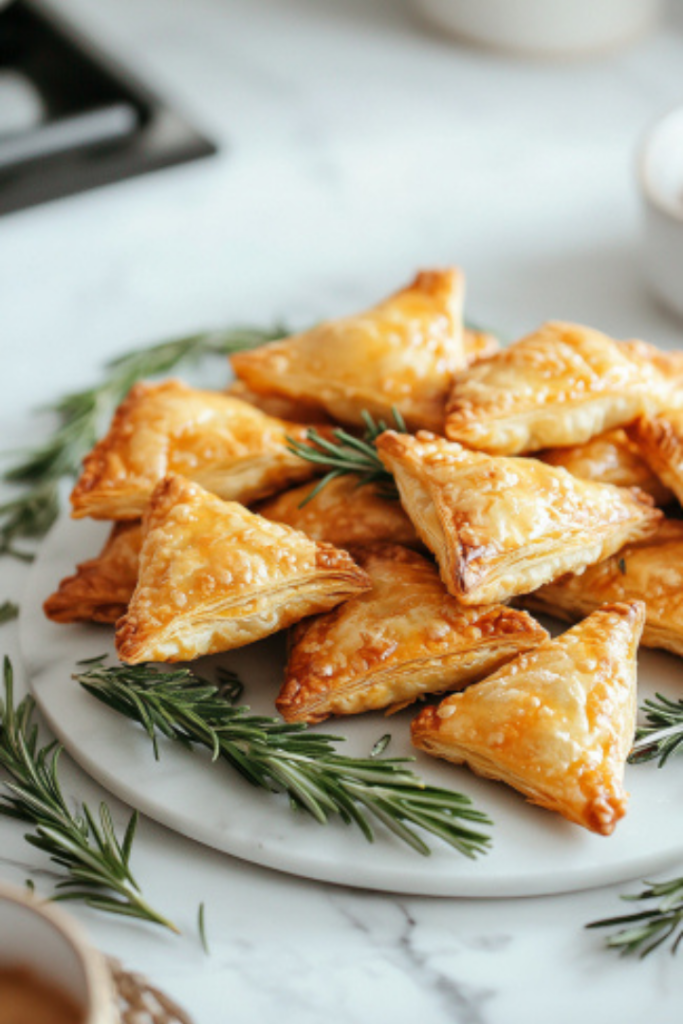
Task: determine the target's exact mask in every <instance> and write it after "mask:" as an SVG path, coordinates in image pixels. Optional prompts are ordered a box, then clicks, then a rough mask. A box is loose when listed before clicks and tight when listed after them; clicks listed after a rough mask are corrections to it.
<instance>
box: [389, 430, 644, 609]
mask: <svg viewBox="0 0 683 1024" xmlns="http://www.w3.org/2000/svg"><path fill="white" fill-rule="evenodd" d="M376 444H377V451H378V453H379V456H380V458H381V459H382V462H383V463H384V465H385V466H386V467H387V469H389V470H390V472H392V473H393V475H394V478H395V480H396V484H397V486H398V489H399V493H400V496H401V503H402V505H403V507H404V509H405V510H406V512H407V513H408V515H409V516H410V518H411V519H412V521H413V524H414V526H415V529H416V530H417V533H418V535H419V536H420V537H421V538H422V540H423V541H424V543H425V544H426V545H427V547H428V548H429V549H430V550H431V551H432V552H433V553H434V555H435V556H436V559H437V562H438V563H439V568H440V571H441V578H442V579H443V581H444V583H445V584H446V587H447V588H448V590H449V591H450V593H451V594H453V595H454V596H455V597H457V598H458V599H459V600H460V601H462V602H463V603H465V604H491V603H493V602H497V601H507V600H508V599H509V598H511V597H514V596H515V595H516V594H524V593H528V592H530V591H532V590H537V589H538V587H539V586H542V585H543V583H548V582H550V581H551V580H553V579H556V578H557V577H558V576H561V575H563V574H564V573H565V572H568V571H570V572H580V571H581V570H582V569H584V568H585V567H586V566H587V565H591V564H593V563H594V562H597V561H600V560H601V559H603V558H607V557H609V556H610V555H611V554H613V553H614V552H615V551H618V550H619V549H620V548H621V547H623V546H624V544H626V543H628V542H629V541H636V540H640V539H642V538H645V537H647V536H650V535H651V534H652V533H654V531H655V529H656V527H657V525H658V524H659V522H660V521H661V519H662V513H661V512H660V511H659V510H657V509H654V508H652V499H651V498H650V497H649V496H648V495H645V494H643V493H642V492H640V491H637V490H626V489H624V488H619V487H613V486H612V485H611V484H598V483H593V482H591V481H587V480H580V479H578V478H576V477H574V476H572V475H571V473H568V472H567V471H566V470H565V469H561V468H555V467H553V466H547V465H545V464H544V463H542V462H540V461H538V460H537V459H527V458H500V457H494V456H489V455H485V454H483V453H482V452H473V451H468V450H467V449H466V448H463V447H462V446H461V445H459V444H455V443H453V442H450V441H446V440H444V439H443V438H439V437H435V436H434V435H431V434H427V433H418V435H417V436H416V437H411V436H409V435H406V434H398V433H395V432H394V431H386V432H385V433H384V434H382V435H381V436H380V437H379V438H378V439H377V442H376Z"/></svg>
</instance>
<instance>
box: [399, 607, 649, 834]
mask: <svg viewBox="0 0 683 1024" xmlns="http://www.w3.org/2000/svg"><path fill="white" fill-rule="evenodd" d="M644 617H645V608H644V606H643V605H642V603H640V602H638V601H635V602H631V603H628V604H613V605H605V606H604V607H603V608H601V609H600V610H599V611H595V612H593V614H592V615H590V616H589V617H588V618H587V619H584V621H583V622H581V623H579V625H578V626H574V628H573V629H570V630H568V631H567V632H566V633H564V634H563V635H562V636H561V637H558V638H557V639H555V640H546V641H544V643H542V644H541V645H540V646H538V647H537V648H535V650H533V651H531V652H529V653H526V654H522V655H520V657H519V658H516V659H515V660H514V661H512V662H510V663H509V664H507V665H505V666H503V668H501V669H499V670H498V672H496V673H495V674H494V675H492V676H490V677H489V678H488V679H485V680H484V681H483V682H481V683H476V684H475V685H473V686H471V687H469V688H468V689H467V690H465V691H464V692H463V693H458V694H453V695H452V696H450V697H447V698H446V699H445V700H443V701H442V702H441V704H440V705H439V706H438V707H429V708H425V709H424V710H423V711H422V712H421V713H420V714H419V715H418V717H417V718H416V719H415V721H414V722H413V726H412V734H413V742H414V743H415V745H416V746H417V747H418V748H420V749H421V750H424V751H426V752H427V753H429V754H434V755H435V756H437V757H442V758H445V759H446V760H448V761H453V762H454V763H455V764H461V763H463V762H464V763H467V764H468V765H469V766H470V768H472V769H473V770H474V771H475V772H477V773H478V774H479V775H483V776H485V777H487V778H492V779H500V780H501V781H502V782H506V783H507V784H508V785H510V786H512V787H514V788H515V789H517V790H519V791H520V792H521V793H523V794H524V796H526V798H527V799H528V800H530V801H531V802H532V803H535V804H538V805H539V806H541V807H546V808H548V809H549V810H552V811H557V812H558V813H559V814H562V815H563V816H564V817H565V818H567V819H568V820H569V821H572V822H575V823H576V824H577V825H582V826H583V827H584V828H587V829H589V830H591V831H593V832H598V833H600V834H602V835H609V834H610V833H611V832H612V831H613V830H614V827H615V825H616V823H617V822H618V820H619V819H620V818H621V817H623V815H624V814H625V812H626V803H627V794H626V793H625V791H624V785H623V780H624V767H625V763H626V758H627V756H628V754H629V751H630V748H631V745H632V743H633V736H634V731H635V715H636V670H637V668H636V653H637V649H638V641H639V639H640V634H641V630H642V627H643V620H644Z"/></svg>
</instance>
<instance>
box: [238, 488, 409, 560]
mask: <svg viewBox="0 0 683 1024" xmlns="http://www.w3.org/2000/svg"><path fill="white" fill-rule="evenodd" d="M315 487H316V484H315V483H308V484H302V486H301V487H295V488H294V490H292V491H285V492H284V493H283V494H278V495H277V496H276V497H275V498H270V499H269V500H268V501H264V502H263V503H262V504H261V505H259V506H258V508H257V509H256V511H258V513H259V515H262V516H264V517H265V518H266V519H272V520H273V522H276V523H286V524H287V525H288V526H292V527H294V529H295V530H301V532H302V533H305V534H306V535H307V536H308V537H312V538H313V539H314V540H326V541H327V542H328V543H329V544H334V545H335V546H336V547H340V548H348V547H355V546H358V545H365V544H374V543H386V544H405V545H407V546H408V547H421V544H420V541H419V539H418V536H417V534H416V533H415V527H414V526H413V524H412V523H411V521H410V519H409V518H408V516H407V515H406V514H405V512H404V511H403V508H402V506H401V504H400V502H398V501H394V500H392V499H391V498H385V497H383V496H382V491H381V488H379V487H377V486H375V485H374V484H363V485H362V486H359V478H358V477H357V476H355V475H354V474H353V473H350V474H349V475H348V476H340V477H337V478H336V480H331V481H330V483H328V484H325V486H324V487H323V489H322V490H321V491H319V492H318V493H317V494H316V495H315V497H314V498H311V499H310V500H308V501H307V498H308V496H309V495H310V493H311V491H312V490H313V489H314V488H315ZM302 502H306V504H304V505H302Z"/></svg>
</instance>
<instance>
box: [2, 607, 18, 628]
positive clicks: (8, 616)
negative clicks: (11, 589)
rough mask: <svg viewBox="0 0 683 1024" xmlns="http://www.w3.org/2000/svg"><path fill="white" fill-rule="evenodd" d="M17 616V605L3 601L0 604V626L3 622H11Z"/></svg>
mask: <svg viewBox="0 0 683 1024" xmlns="http://www.w3.org/2000/svg"><path fill="white" fill-rule="evenodd" d="M18 614H19V605H18V604H15V603H14V601H3V602H2V604H0V626H1V625H2V624H3V622H11V621H12V619H16V617H17V616H18Z"/></svg>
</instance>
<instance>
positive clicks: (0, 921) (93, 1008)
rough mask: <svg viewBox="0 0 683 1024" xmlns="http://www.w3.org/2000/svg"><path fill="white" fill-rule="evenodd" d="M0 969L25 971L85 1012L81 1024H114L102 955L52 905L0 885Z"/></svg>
mask: <svg viewBox="0 0 683 1024" xmlns="http://www.w3.org/2000/svg"><path fill="white" fill-rule="evenodd" d="M0 967H2V968H15V967H25V968H27V969H28V970H29V971H31V973H32V974H36V975H37V976H38V977H39V978H41V979H42V980H43V981H44V982H46V983H47V984H50V985H53V986H55V987H56V988H58V989H60V990H61V991H62V992H64V993H65V994H66V995H67V996H70V997H71V999H72V1000H73V1001H74V1002H75V1003H76V1004H77V1005H78V1006H81V1007H83V1009H84V1012H85V1017H84V1021H85V1024H115V1021H116V1020H118V1013H115V1008H114V1002H113V998H112V988H111V981H110V977H109V972H108V970H107V968H106V965H105V963H104V960H103V958H102V955H101V954H100V953H98V952H97V950H95V949H93V948H92V946H89V945H88V943H87V941H86V939H85V937H84V936H83V934H82V932H81V930H80V928H79V927H78V926H77V925H76V924H75V922H74V921H73V919H72V918H71V917H69V916H68V915H67V914H66V913H64V911H62V910H60V909H59V908H58V907H56V906H55V905H54V904H51V903H44V902H42V901H40V900H38V899H36V898H34V897H33V896H31V895H30V894H29V893H27V892H25V891H22V890H19V889H14V888H10V887H7V886H4V885H0Z"/></svg>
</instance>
